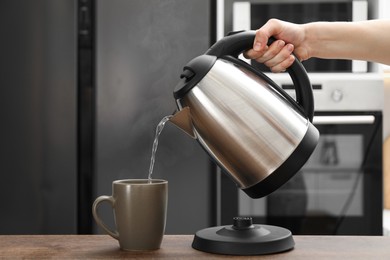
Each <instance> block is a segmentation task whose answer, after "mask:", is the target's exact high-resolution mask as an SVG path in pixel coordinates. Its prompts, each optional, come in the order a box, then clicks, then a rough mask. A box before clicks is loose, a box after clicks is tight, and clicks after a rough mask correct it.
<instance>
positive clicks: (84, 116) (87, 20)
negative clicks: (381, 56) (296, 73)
mask: <svg viewBox="0 0 390 260" xmlns="http://www.w3.org/2000/svg"><path fill="white" fill-rule="evenodd" d="M270 17H277V18H281V19H286V20H290V21H292V22H297V23H302V22H309V21H317V20H330V21H331V20H346V21H355V20H366V19H376V18H380V19H386V18H387V19H388V18H390V4H389V2H388V1H385V0H372V1H371V0H368V1H365V0H353V1H352V0H318V1H315V0H312V1H309V0H293V1H287V0H274V1H271V0H251V1H238V0H197V1H193V0H78V1H76V0H36V1H28V0H2V1H1V2H0V33H1V35H2V40H1V41H0V53H1V55H0V57H1V58H0V69H1V74H0V99H1V101H0V106H1V107H0V111H1V112H0V116H1V127H0V129H1V130H0V131H1V132H0V138H1V146H0V147H1V148H0V155H1V157H0V171H1V181H0V213H1V214H0V223H1V225H0V234H90V233H101V231H100V230H98V229H97V227H96V225H95V224H94V221H93V219H92V214H91V205H92V203H93V201H94V199H95V198H96V197H97V196H100V195H110V194H111V183H112V181H113V180H116V179H124V178H147V174H148V169H149V163H150V155H151V149H152V143H153V138H154V133H155V127H156V125H157V124H158V123H159V121H160V120H161V119H162V118H163V117H164V116H166V115H168V114H172V113H173V112H174V110H175V101H174V98H173V95H172V91H173V88H174V87H175V85H176V83H177V82H178V80H179V75H180V73H181V71H182V67H183V65H185V64H186V63H187V62H188V61H189V60H191V59H192V58H194V57H196V56H198V55H201V54H203V53H204V52H205V51H206V50H207V49H208V47H209V46H211V45H212V44H213V43H214V42H215V41H216V40H217V39H220V38H221V37H223V35H225V34H226V33H227V32H229V31H232V30H242V29H256V28H258V27H259V26H261V24H263V23H264V22H265V21H266V20H267V19H268V18H270ZM304 65H305V66H306V68H307V70H308V72H309V75H310V78H311V80H312V83H313V88H314V89H315V90H314V92H315V98H316V99H315V102H316V117H317V127H319V129H320V131H321V134H322V139H321V142H320V145H319V148H318V149H317V150H318V151H317V152H316V153H315V154H314V155H313V157H312V158H311V161H309V162H308V164H307V166H306V168H305V169H303V170H302V171H301V172H300V173H298V174H297V177H296V178H294V179H293V180H292V182H290V183H288V184H287V185H286V186H285V187H283V188H282V189H281V190H280V191H278V192H277V193H275V194H273V195H271V196H269V197H268V198H265V199H261V200H250V199H249V198H246V197H243V195H242V194H241V193H240V192H239V191H238V190H237V188H236V187H234V186H233V185H232V183H231V182H230V180H226V178H225V177H224V174H223V173H221V172H220V171H219V169H217V167H216V166H215V165H214V163H213V162H212V161H211V160H210V159H209V158H208V156H207V154H206V153H205V152H204V151H203V150H202V149H201V147H200V146H199V145H198V144H197V143H196V141H194V140H192V139H190V138H188V137H187V136H186V135H185V134H183V133H182V132H181V131H180V130H178V129H177V128H176V127H174V126H173V125H171V124H170V123H167V124H166V127H165V129H164V131H163V132H162V134H161V136H160V143H159V147H158V150H157V157H156V164H155V167H154V173H153V178H163V179H167V180H168V181H169V208H168V221H167V229H166V233H168V234H192V233H194V232H195V231H197V230H199V229H202V228H205V227H208V226H212V225H217V224H218V225H220V224H229V222H230V219H231V217H233V216H235V215H251V216H253V217H255V219H256V220H257V222H260V221H261V223H269V224H277V225H281V226H285V227H287V228H290V229H291V230H292V231H293V233H294V234H336V235H339V234H357V235H360V234H368V235H381V234H388V232H389V231H388V230H390V223H388V222H387V221H388V218H387V217H385V218H383V217H382V216H383V215H382V214H383V208H388V209H390V199H389V198H388V197H386V196H383V194H386V192H388V190H389V187H388V186H387V185H386V184H387V182H390V180H388V181H387V182H386V181H385V182H383V179H385V178H387V177H388V175H387V171H389V170H390V166H389V165H387V164H388V162H387V161H389V159H386V156H387V157H388V156H390V150H389V152H387V150H388V149H390V141H387V137H388V136H389V135H390V123H389V120H387V119H386V117H388V115H389V114H390V107H389V106H388V104H389V102H388V101H384V100H390V80H389V78H390V76H389V74H390V70H389V67H388V66H383V65H379V64H372V63H367V62H361V61H354V62H351V61H324V60H312V61H309V62H307V63H305V64H304ZM254 66H257V67H258V68H259V69H262V70H263V69H264V68H262V67H261V65H259V64H254ZM270 77H271V78H273V79H274V80H275V81H276V82H277V83H278V84H280V85H282V86H283V87H284V88H285V89H286V91H288V92H289V93H291V94H292V95H293V92H291V83H290V82H289V79H288V76H286V75H283V74H279V75H272V74H270ZM340 118H341V122H340V120H339V119H340ZM357 119H359V120H357ZM335 120H336V121H335ZM348 120H349V121H348ZM350 120H352V121H350ZM383 144H385V145H383ZM387 147H388V148H387ZM382 148H384V150H383V152H382ZM383 156H384V157H383ZM382 158H383V159H382ZM382 165H383V166H382ZM294 194H295V195H297V194H298V195H297V196H296V197H294V196H295V195H294ZM329 194H331V195H332V196H329ZM291 195H294V196H291ZM388 196H390V195H388ZM287 198H290V199H291V198H293V202H292V203H290V201H288V199H287ZM332 201H333V202H332ZM383 205H384V206H383ZM289 206H290V208H291V206H292V207H293V208H294V209H293V210H286V209H288V208H289ZM281 209H282V210H281ZM101 211H102V214H103V218H104V219H105V220H106V221H107V222H110V223H111V225H113V220H112V212H111V209H110V208H109V206H108V205H106V207H105V206H102V207H101ZM384 212H385V213H384V216H387V214H388V213H387V211H384ZM318 227H324V228H323V229H319V228H318ZM383 227H384V229H383Z"/></svg>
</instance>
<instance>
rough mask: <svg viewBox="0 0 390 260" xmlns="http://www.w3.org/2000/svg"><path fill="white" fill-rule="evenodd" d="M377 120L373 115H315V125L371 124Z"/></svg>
mask: <svg viewBox="0 0 390 260" xmlns="http://www.w3.org/2000/svg"><path fill="white" fill-rule="evenodd" d="M374 122H375V116H373V115H362V116H358V115H351V116H314V118H313V124H314V125H330V124H332V125H349V124H365V125H371V124H373V123H374Z"/></svg>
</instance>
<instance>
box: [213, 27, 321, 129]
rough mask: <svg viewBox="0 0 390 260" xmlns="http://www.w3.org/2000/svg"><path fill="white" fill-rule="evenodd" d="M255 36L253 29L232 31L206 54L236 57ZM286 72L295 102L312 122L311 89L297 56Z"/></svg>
mask: <svg viewBox="0 0 390 260" xmlns="http://www.w3.org/2000/svg"><path fill="white" fill-rule="evenodd" d="M255 36H256V32H255V31H238V32H232V33H230V34H228V36H226V37H224V38H222V39H221V40H219V41H217V42H216V43H215V44H214V45H213V46H211V47H210V49H208V50H207V52H206V54H208V55H213V56H216V57H217V58H220V57H222V56H225V55H230V56H235V57H238V55H239V54H241V53H243V52H244V51H246V50H249V49H251V48H252V46H253V42H254V40H255ZM274 41H275V39H274V38H270V39H269V41H268V44H271V43H272V42H274ZM287 72H288V74H290V77H291V79H292V81H293V83H294V86H295V93H296V101H297V103H298V104H299V105H300V106H301V107H302V108H303V110H304V112H305V114H306V116H307V118H308V119H309V120H310V122H313V116H314V98H313V90H312V86H311V83H310V80H309V77H308V75H307V72H306V70H305V68H304V67H303V65H302V63H301V62H300V61H299V60H298V59H297V57H295V61H294V62H293V64H292V65H291V66H290V67H289V68H287Z"/></svg>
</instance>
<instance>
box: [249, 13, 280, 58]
mask: <svg viewBox="0 0 390 260" xmlns="http://www.w3.org/2000/svg"><path fill="white" fill-rule="evenodd" d="M280 30H281V25H280V23H279V22H278V21H277V20H276V19H271V20H269V21H268V22H267V23H266V24H264V25H263V26H262V27H261V28H260V29H258V30H257V31H256V36H255V41H254V44H253V49H254V50H255V51H261V50H263V49H264V48H265V46H266V45H267V43H268V39H269V38H270V37H271V36H274V35H277V34H278V33H279V32H280Z"/></svg>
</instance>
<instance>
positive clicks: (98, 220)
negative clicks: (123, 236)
mask: <svg viewBox="0 0 390 260" xmlns="http://www.w3.org/2000/svg"><path fill="white" fill-rule="evenodd" d="M103 201H107V202H109V203H110V204H111V207H114V198H113V197H112V196H100V197H98V198H97V199H96V200H95V202H94V203H93V206H92V215H93V218H94V219H95V221H96V223H97V224H98V226H100V227H101V228H102V229H104V231H106V232H107V234H109V235H110V236H112V237H113V238H115V239H116V240H118V239H119V234H118V231H112V230H111V229H110V228H109V227H108V226H107V225H106V224H105V223H104V222H103V220H102V219H101V218H100V217H99V214H98V212H97V210H98V207H99V204H100V203H101V202H103Z"/></svg>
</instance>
